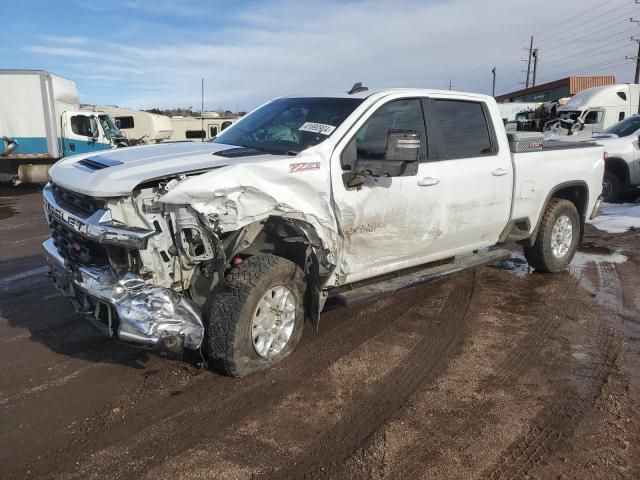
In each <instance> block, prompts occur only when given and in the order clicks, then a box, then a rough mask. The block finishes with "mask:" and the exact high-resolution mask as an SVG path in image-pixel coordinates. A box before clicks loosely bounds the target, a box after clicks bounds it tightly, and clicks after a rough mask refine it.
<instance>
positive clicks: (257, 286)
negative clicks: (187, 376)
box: [205, 255, 305, 377]
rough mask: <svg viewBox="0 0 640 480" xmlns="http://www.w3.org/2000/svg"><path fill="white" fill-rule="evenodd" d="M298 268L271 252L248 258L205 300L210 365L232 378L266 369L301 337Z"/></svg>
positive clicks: (300, 274) (301, 289) (302, 287)
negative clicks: (270, 253)
mask: <svg viewBox="0 0 640 480" xmlns="http://www.w3.org/2000/svg"><path fill="white" fill-rule="evenodd" d="M304 292H305V282H304V273H303V272H302V269H301V268H300V267H299V266H298V265H296V264H295V263H293V262H291V261H289V260H287V259H284V258H282V257H277V256H275V255H256V256H253V257H249V258H247V259H246V260H244V261H243V262H242V263H240V264H239V265H238V266H236V267H234V268H233V269H232V270H231V271H230V272H229V274H228V275H227V278H226V285H224V286H222V287H220V288H218V289H214V291H213V292H212V293H211V296H210V298H209V299H208V300H207V302H206V304H205V305H206V306H205V317H206V320H207V323H208V327H209V331H208V334H209V341H208V344H207V345H206V346H207V347H208V348H207V352H206V353H207V356H208V359H209V362H210V364H211V366H212V367H213V368H214V369H216V370H218V371H220V372H221V373H224V374H226V375H231V376H234V377H242V376H245V375H248V374H250V373H253V372H255V371H258V370H262V369H264V368H267V367H269V366H271V365H273V364H275V363H277V362H279V361H280V360H282V359H283V358H284V357H286V356H287V355H289V354H290V353H291V352H292V351H293V349H294V348H295V347H296V345H297V344H298V342H299V340H300V337H301V336H302V328H303V325H304V304H303V301H304Z"/></svg>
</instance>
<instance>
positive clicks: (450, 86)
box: [449, 79, 453, 90]
mask: <svg viewBox="0 0 640 480" xmlns="http://www.w3.org/2000/svg"><path fill="white" fill-rule="evenodd" d="M452 88H453V85H452V84H451V79H449V90H451V89H452Z"/></svg>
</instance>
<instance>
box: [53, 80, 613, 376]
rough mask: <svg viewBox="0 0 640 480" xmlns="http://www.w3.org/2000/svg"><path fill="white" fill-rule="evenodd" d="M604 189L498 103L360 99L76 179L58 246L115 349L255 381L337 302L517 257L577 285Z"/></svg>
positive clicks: (284, 102) (79, 163)
mask: <svg viewBox="0 0 640 480" xmlns="http://www.w3.org/2000/svg"><path fill="white" fill-rule="evenodd" d="M427 125H428V129H427V128H426V126H427ZM90 166H94V168H90ZM603 173H604V160H603V149H602V147H601V146H598V145H596V144H578V143H576V144H574V145H570V144H566V143H558V142H553V141H551V142H547V143H545V145H544V147H543V142H542V134H539V133H537V134H532V133H515V134H510V135H507V133H506V132H505V129H504V126H503V123H502V117H501V115H500V111H499V109H498V106H497V104H496V102H495V100H494V99H493V98H492V97H488V96H484V95H478V94H471V93H459V92H451V91H439V90H421V89H395V90H393V89H392V90H368V89H366V88H364V87H362V86H361V85H358V84H356V85H355V86H354V88H352V89H351V90H350V91H349V92H348V93H338V94H335V95H330V96H327V95H326V94H325V95H318V96H303V97H300V96H294V97H281V98H278V99H276V100H274V101H272V102H270V103H267V104H266V105H263V106H262V107H260V108H258V109H257V110H255V111H254V112H252V113H251V114H249V115H248V116H246V117H245V118H243V119H242V120H241V121H240V122H239V123H238V124H237V125H235V126H234V127H233V128H230V129H228V130H225V131H224V132H223V133H221V134H220V135H218V136H217V137H216V138H215V140H214V141H213V142H209V143H186V142H185V143H167V144H159V145H150V146H147V147H144V148H132V149H123V150H121V151H112V152H108V153H106V154H103V155H99V156H96V155H91V154H87V155H82V156H79V157H75V158H69V159H66V160H63V161H62V162H59V163H57V164H56V165H55V166H54V167H53V168H52V169H51V172H50V176H51V182H50V183H49V184H48V185H47V186H46V187H45V189H44V191H43V195H44V204H45V212H46V217H47V222H48V224H49V225H50V228H51V232H52V233H51V238H50V239H48V240H47V241H46V242H45V243H44V245H43V247H44V251H45V255H46V258H47V261H48V263H49V266H50V268H51V277H52V279H53V280H54V281H55V283H56V285H57V286H58V288H59V290H60V291H61V292H62V294H63V295H65V296H67V297H68V298H69V299H70V300H71V301H72V302H73V303H74V304H75V305H76V308H77V309H78V311H79V312H80V313H81V314H83V315H84V316H85V317H86V318H87V319H88V320H90V321H92V322H93V323H94V324H96V325H97V326H98V327H99V328H101V329H102V331H103V332H104V333H105V334H107V335H110V336H113V337H116V338H118V339H120V340H122V341H125V342H130V343H134V344H137V345H144V346H149V347H156V348H159V349H162V350H165V351H170V352H174V353H177V354H180V353H182V352H183V350H184V349H187V350H198V349H201V352H202V353H203V355H205V356H206V357H207V359H208V361H209V363H210V365H211V366H212V367H214V368H216V369H218V370H219V371H221V372H224V373H226V374H229V375H234V376H242V375H246V374H249V373H251V372H254V371H256V370H259V369H262V368H266V367H268V366H270V365H273V364H274V363H276V362H278V361H280V360H281V359H283V358H284V357H286V356H287V355H288V354H289V353H290V352H291V351H292V350H293V349H294V348H295V347H296V345H297V343H298V341H299V340H300V337H301V334H302V329H303V326H304V323H305V320H309V321H310V322H312V323H316V324H317V322H318V321H319V316H320V312H321V311H322V308H323V306H324V304H325V302H326V301H327V299H328V298H329V297H330V296H332V297H334V298H335V299H336V300H337V301H341V302H343V303H344V304H347V305H350V304H354V303H357V302H361V301H366V300H370V299H372V298H376V297H379V296H381V295H384V294H388V293H390V292H393V291H396V290H398V289H400V288H404V287H406V286H409V285H412V284H415V283H419V282H423V281H426V280H428V279H432V278H434V277H437V276H439V275H444V274H447V273H452V272H455V271H459V270H462V269H464V268H471V267H475V266H478V265H481V264H484V263H488V262H493V261H497V260H500V259H503V258H506V257H508V256H509V252H508V250H506V249H502V248H498V247H500V246H501V245H503V244H504V243H505V242H507V241H517V242H519V243H520V244H522V245H523V246H524V252H525V256H526V258H527V260H528V261H529V264H530V265H531V266H533V267H534V268H535V269H536V270H539V271H543V272H557V271H560V270H562V269H563V268H565V267H566V266H567V265H568V264H569V263H570V262H571V260H572V258H573V255H574V253H575V252H576V249H577V248H578V245H579V244H580V242H581V240H582V233H583V226H584V222H585V219H587V218H592V217H593V216H594V215H595V214H596V212H597V209H598V205H599V201H600V192H601V189H602V176H603Z"/></svg>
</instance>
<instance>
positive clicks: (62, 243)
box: [50, 218, 109, 266]
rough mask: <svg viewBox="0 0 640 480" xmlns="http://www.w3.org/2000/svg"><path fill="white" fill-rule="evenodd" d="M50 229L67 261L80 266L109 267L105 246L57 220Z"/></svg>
mask: <svg viewBox="0 0 640 480" xmlns="http://www.w3.org/2000/svg"><path fill="white" fill-rule="evenodd" d="M50 227H51V237H52V238H53V241H54V244H55V246H56V248H57V249H58V252H59V253H60V255H62V256H63V257H64V258H65V260H67V261H69V262H71V263H72V264H80V265H93V266H107V265H109V254H108V253H107V249H106V248H105V247H104V246H103V245H100V244H99V243H98V242H93V241H91V240H87V239H86V238H83V237H81V236H80V235H78V234H77V233H75V232H74V231H73V230H71V229H70V228H69V227H67V226H66V225H64V224H63V223H61V222H60V221H58V220H56V219H55V218H52V219H51V223H50Z"/></svg>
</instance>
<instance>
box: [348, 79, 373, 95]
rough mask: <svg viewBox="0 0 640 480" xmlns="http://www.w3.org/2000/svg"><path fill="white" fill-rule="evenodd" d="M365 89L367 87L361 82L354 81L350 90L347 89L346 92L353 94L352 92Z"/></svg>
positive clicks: (364, 90)
mask: <svg viewBox="0 0 640 480" xmlns="http://www.w3.org/2000/svg"><path fill="white" fill-rule="evenodd" d="M367 90H369V89H368V88H367V87H363V86H362V82H356V83H354V84H353V87H351V90H349V91H348V92H347V93H348V94H349V95H353V94H354V93H360V92H366V91H367Z"/></svg>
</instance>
